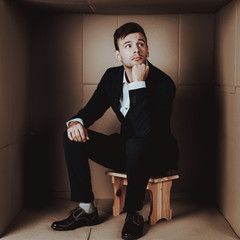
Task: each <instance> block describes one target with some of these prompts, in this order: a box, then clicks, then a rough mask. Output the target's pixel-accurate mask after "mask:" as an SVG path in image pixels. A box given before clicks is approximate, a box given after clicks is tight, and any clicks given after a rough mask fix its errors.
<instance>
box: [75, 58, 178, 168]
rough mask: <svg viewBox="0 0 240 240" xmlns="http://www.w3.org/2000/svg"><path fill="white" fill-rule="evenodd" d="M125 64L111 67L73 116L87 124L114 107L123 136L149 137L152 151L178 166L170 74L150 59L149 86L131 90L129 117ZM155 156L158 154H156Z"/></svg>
mask: <svg viewBox="0 0 240 240" xmlns="http://www.w3.org/2000/svg"><path fill="white" fill-rule="evenodd" d="M123 73H124V68H123V66H120V67H113V68H109V69H108V70H107V71H106V72H105V74H104V75H103V77H102V79H101V81H100V83H99V84H98V86H97V89H96V90H95V92H94V94H93V96H92V97H91V99H90V100H89V102H88V103H87V104H86V106H85V107H84V108H83V109H81V110H80V111H79V112H78V113H77V115H75V116H73V117H72V118H71V119H73V118H82V119H83V121H84V126H85V127H86V128H88V127H89V126H91V125H92V124H93V123H94V122H95V121H96V120H97V119H99V118H100V117H102V115H103V114H104V113H105V111H106V110H107V109H108V108H109V107H112V109H113V111H114V112H115V114H116V116H117V118H118V119H119V121H120V122H121V134H122V135H123V136H124V137H127V138H128V137H133V136H134V137H145V138H149V141H151V144H152V146H153V149H155V150H156V151H153V154H158V156H159V155H160V158H162V159H164V162H165V163H166V164H167V165H168V166H169V167H171V168H172V169H177V160H178V147H177V142H176V140H175V138H174V137H173V135H172V134H171V130H170V117H171V111H172V102H173V99H174V97H175V92H176V87H175V85H174V82H173V81H172V80H171V78H170V77H169V76H168V75H167V74H165V73H164V72H162V71H161V70H159V69H158V68H156V67H154V66H153V65H152V64H150V63H149V74H148V77H147V78H146V80H145V82H146V88H140V89H136V90H130V91H129V97H130V109H129V111H128V114H127V116H126V117H124V116H123V115H122V113H121V112H120V110H119V109H120V102H119V100H120V96H121V93H122V84H123ZM155 156H156V155H155Z"/></svg>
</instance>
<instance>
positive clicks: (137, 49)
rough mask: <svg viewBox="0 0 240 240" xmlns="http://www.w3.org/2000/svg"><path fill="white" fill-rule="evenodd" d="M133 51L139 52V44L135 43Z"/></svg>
mask: <svg viewBox="0 0 240 240" xmlns="http://www.w3.org/2000/svg"><path fill="white" fill-rule="evenodd" d="M133 51H134V53H138V52H139V47H138V46H137V45H135V46H134V49H133Z"/></svg>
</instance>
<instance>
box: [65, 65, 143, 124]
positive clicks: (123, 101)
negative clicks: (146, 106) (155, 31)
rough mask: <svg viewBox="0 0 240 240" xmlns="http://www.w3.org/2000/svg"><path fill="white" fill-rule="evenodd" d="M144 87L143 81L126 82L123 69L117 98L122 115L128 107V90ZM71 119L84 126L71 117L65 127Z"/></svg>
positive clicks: (125, 113) (79, 120)
mask: <svg viewBox="0 0 240 240" xmlns="http://www.w3.org/2000/svg"><path fill="white" fill-rule="evenodd" d="M145 87H146V83H145V81H139V82H131V83H128V82H127V78H126V72H125V70H124V73H123V85H122V94H121V97H120V100H119V101H120V109H119V110H120V112H121V113H122V114H123V116H124V117H125V116H126V115H127V112H128V110H129V108H130V99H129V91H130V90H135V89H139V88H145ZM73 121H76V122H80V123H81V124H82V125H83V126H84V122H83V120H82V119H81V118H74V119H71V120H70V121H68V122H67V123H66V124H67V127H68V125H69V123H70V122H73Z"/></svg>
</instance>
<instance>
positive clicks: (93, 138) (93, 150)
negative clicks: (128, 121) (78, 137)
mask: <svg viewBox="0 0 240 240" xmlns="http://www.w3.org/2000/svg"><path fill="white" fill-rule="evenodd" d="M88 136H89V140H88V141H87V142H86V143H84V144H86V149H87V154H88V157H89V158H90V159H91V160H93V161H94V162H96V163H98V164H100V165H102V166H104V167H107V168H110V169H113V170H116V171H125V170H126V163H125V142H124V140H123V138H122V137H121V135H120V134H118V133H114V134H111V135H109V136H108V135H105V134H102V133H98V132H95V131H92V130H88Z"/></svg>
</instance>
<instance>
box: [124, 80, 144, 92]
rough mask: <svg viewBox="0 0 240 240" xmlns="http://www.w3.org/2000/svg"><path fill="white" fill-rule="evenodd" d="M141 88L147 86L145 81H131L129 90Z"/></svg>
mask: <svg viewBox="0 0 240 240" xmlns="http://www.w3.org/2000/svg"><path fill="white" fill-rule="evenodd" d="M139 88H146V83H145V81H139V82H131V83H129V84H128V90H136V89H139Z"/></svg>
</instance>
